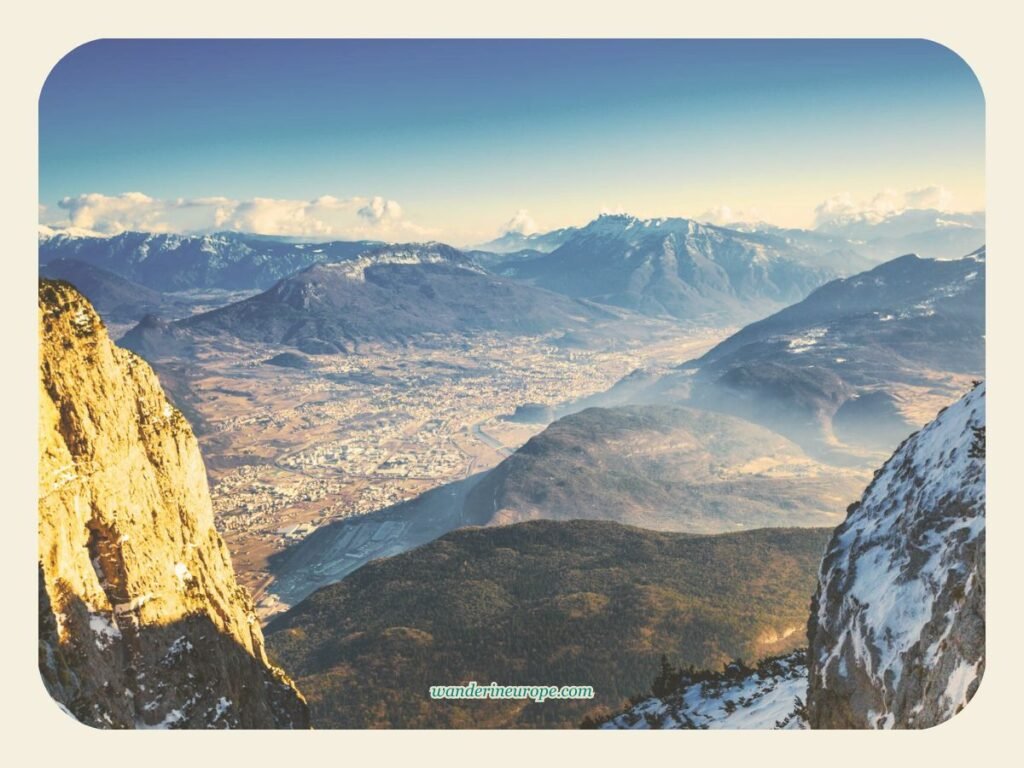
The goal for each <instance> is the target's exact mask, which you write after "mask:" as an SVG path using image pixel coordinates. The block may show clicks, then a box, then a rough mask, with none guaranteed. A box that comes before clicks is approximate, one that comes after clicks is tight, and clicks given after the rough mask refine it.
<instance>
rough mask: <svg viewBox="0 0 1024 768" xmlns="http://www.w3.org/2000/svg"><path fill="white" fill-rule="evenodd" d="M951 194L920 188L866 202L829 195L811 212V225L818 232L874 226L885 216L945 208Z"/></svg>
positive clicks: (884, 193) (940, 189)
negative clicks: (855, 226) (867, 225)
mask: <svg viewBox="0 0 1024 768" xmlns="http://www.w3.org/2000/svg"><path fill="white" fill-rule="evenodd" d="M952 199H953V195H952V194H951V193H950V191H949V190H948V189H946V188H945V187H942V186H937V185H933V186H929V187H921V188H920V189H912V190H909V191H906V192H897V191H895V190H893V189H884V190H882V191H881V192H879V193H878V194H876V195H874V196H873V197H872V198H871V199H870V200H866V201H865V200H854V199H853V196H852V195H850V193H849V192H843V193H840V194H838V195H833V196H832V197H830V198H828V199H827V200H824V201H822V202H821V203H819V204H818V205H817V207H815V209H814V226H815V227H816V228H818V229H828V228H830V227H842V226H846V225H849V224H877V223H878V222H880V221H883V220H884V219H885V218H886V217H887V216H891V215H892V214H895V213H901V212H903V211H906V210H912V209H913V210H916V209H923V208H936V209H938V210H940V211H945V210H948V209H949V205H950V203H951V201H952Z"/></svg>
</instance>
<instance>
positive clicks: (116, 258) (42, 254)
mask: <svg viewBox="0 0 1024 768" xmlns="http://www.w3.org/2000/svg"><path fill="white" fill-rule="evenodd" d="M376 245H379V243H374V242H371V241H358V242H329V243H292V242H287V241H285V240H281V239H276V238H268V237H260V236H258V235H246V234H240V233H236V232H219V233H216V234H210V235H176V234H158V233H149V232H123V233H121V234H119V235H114V236H112V237H98V236H86V235H81V234H73V233H72V234H69V233H66V232H62V231H59V230H58V231H54V232H50V231H41V233H40V238H39V263H40V265H46V264H49V263H50V262H53V261H56V260H58V259H73V260H75V261H80V262H85V263H87V264H90V265H92V266H94V267H100V268H102V269H105V270H107V271H109V272H113V273H115V274H117V275H120V276H121V277H123V278H126V279H128V280H131V281H133V282H136V283H139V284H141V285H144V286H146V287H147V288H150V289H152V290H156V291H161V292H167V291H185V290H193V289H199V288H203V289H207V288H221V289H225V290H246V289H261V290H262V289H265V288H269V287H270V286H271V285H273V284H274V283H275V282H277V281H278V280H280V279H281V278H283V277H286V276H288V275H290V274H292V273H294V272H297V271H298V270H300V269H303V268H305V267H308V266H309V265H311V264H315V263H316V262H318V261H325V260H328V259H335V260H337V259H346V258H350V257H353V256H356V255H357V254H359V253H362V252H363V251H365V250H367V249H369V248H372V247H374V246H376Z"/></svg>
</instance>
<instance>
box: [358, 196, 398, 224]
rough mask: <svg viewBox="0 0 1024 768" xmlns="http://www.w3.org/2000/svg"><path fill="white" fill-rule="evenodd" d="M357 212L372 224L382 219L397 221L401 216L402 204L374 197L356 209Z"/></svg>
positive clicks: (378, 222)
mask: <svg viewBox="0 0 1024 768" xmlns="http://www.w3.org/2000/svg"><path fill="white" fill-rule="evenodd" d="M358 214H359V215H360V216H361V217H362V218H363V219H365V220H366V221H369V222H370V223H372V224H380V223H381V222H383V221H398V220H399V219H401V218H402V206H400V205H399V204H398V203H396V202H395V201H394V200H385V199H384V198H383V197H374V198H372V199H371V200H370V201H369V202H368V203H367V204H366V205H364V206H363V207H362V208H360V209H359V210H358Z"/></svg>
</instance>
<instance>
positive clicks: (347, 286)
mask: <svg viewBox="0 0 1024 768" xmlns="http://www.w3.org/2000/svg"><path fill="white" fill-rule="evenodd" d="M610 317H612V314H611V312H610V311H609V310H606V309H603V308H600V307H596V306H594V305H592V304H589V303H586V302H582V301H578V300H575V299H570V298H568V297H565V296H561V295H558V294H555V293H551V292H549V291H544V290H542V289H540V288H535V287H533V286H529V285H524V284H522V283H518V282H515V281H513V280H509V279H507V278H502V277H497V276H495V275H492V274H490V273H488V272H486V271H485V270H484V269H482V268H481V267H480V266H479V265H478V264H477V263H476V262H475V261H474V260H473V259H472V258H471V257H469V256H467V255H466V254H464V253H463V252H462V251H459V250H456V249H455V248H452V247H450V246H447V245H443V244H441V243H421V244H405V245H393V246H384V247H381V248H376V249H373V250H370V251H368V252H366V253H364V254H362V255H360V256H358V257H356V258H350V259H341V260H337V261H330V262H322V263H317V264H314V265H313V266H311V267H308V268H306V269H304V270H302V271H300V272H298V273H296V274H294V275H291V276H289V277H287V278H284V279H283V280H281V281H279V282H278V283H277V284H275V285H274V286H273V287H272V288H270V289H269V290H267V291H264V292H263V293H261V294H258V295H256V296H253V297H251V298H248V299H245V300H243V301H240V302H236V303H234V304H229V305H228V306H225V307H221V308H220V309H216V310H213V311H211V312H205V313H203V314H199V315H194V316H192V317H190V318H187V319H185V320H180V321H178V322H175V323H171V324H166V323H165V324H161V323H159V322H157V321H155V320H153V319H152V318H150V319H148V320H147V321H145V322H143V323H140V324H139V326H137V327H136V328H135V329H133V330H131V331H129V332H128V333H127V334H126V335H125V336H124V337H123V338H122V339H121V342H120V343H121V344H122V345H124V346H126V347H128V348H129V349H132V350H134V351H136V352H138V353H139V354H141V355H143V356H147V357H150V359H153V358H155V357H162V356H165V355H178V354H181V353H182V351H183V350H184V349H186V348H187V347H188V345H189V344H190V343H191V341H193V340H195V339H196V338H199V337H202V338H203V339H204V341H203V342H202V343H203V344H209V343H211V342H212V339H213V337H220V338H222V339H224V340H227V341H232V340H242V341H245V342H258V343H269V344H288V345H292V346H295V347H297V348H299V349H300V350H302V351H306V352H309V353H311V354H318V353H337V352H339V351H345V350H349V349H351V348H352V346H353V345H355V344H358V343H359V342H360V341H362V340H368V339H376V340H385V341H401V340H407V339H409V338H412V337H416V336H419V335H421V334H425V333H466V332H487V331H497V332H511V333H524V334H530V333H542V332H546V331H550V330H554V329H566V328H576V327H581V326H586V325H588V324H589V323H591V322H592V321H594V320H595V319H598V318H610Z"/></svg>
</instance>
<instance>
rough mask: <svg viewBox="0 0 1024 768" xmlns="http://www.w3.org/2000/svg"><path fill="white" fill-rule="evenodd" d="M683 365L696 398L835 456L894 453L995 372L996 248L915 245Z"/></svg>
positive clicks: (816, 292)
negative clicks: (988, 298) (939, 254)
mask: <svg viewBox="0 0 1024 768" xmlns="http://www.w3.org/2000/svg"><path fill="white" fill-rule="evenodd" d="M683 370H684V371H685V372H687V373H688V374H692V376H693V379H692V384H691V386H692V390H691V395H690V402H692V403H693V404H696V405H699V406H703V407H710V408H713V409H716V410H723V411H726V412H729V413H733V414H736V415H739V416H742V417H744V418H747V419H750V420H752V421H755V422H757V423H761V424H765V425H767V426H769V427H771V428H773V429H776V430H777V431H779V432H781V433H782V434H786V435H788V436H790V437H793V438H794V439H796V440H797V441H798V442H801V443H802V444H804V445H805V447H806V446H811V447H812V449H814V450H816V451H819V452H822V453H825V454H832V455H835V453H834V449H835V448H836V442H837V441H838V442H839V443H844V444H849V445H852V446H856V445H861V446H865V447H868V448H872V449H877V450H885V451H891V450H892V448H893V447H894V446H895V445H896V444H897V443H899V442H900V441H901V440H902V439H903V438H904V437H906V436H907V435H908V434H909V433H910V432H912V431H913V429H914V428H915V427H916V426H918V425H920V424H921V423H923V422H924V421H925V420H926V418H927V417H923V418H922V417H921V415H920V413H921V411H922V409H924V410H928V409H931V410H932V412H934V408H935V407H936V405H937V403H941V402H943V401H946V402H948V401H949V399H950V398H951V397H953V396H954V395H955V392H956V390H957V389H961V390H962V388H963V386H964V384H965V382H966V381H969V379H970V377H976V376H981V375H983V374H984V370H985V249H984V248H981V249H979V250H978V251H976V252H974V253H972V254H970V255H968V256H966V257H964V258H960V259H953V260H948V261H944V260H937V259H921V258H919V257H917V256H914V255H907V256H903V257H900V258H898V259H894V260H893V261H890V262H886V263H885V264H881V265H879V266H877V267H875V268H874V269H872V270H870V271H868V272H864V273H861V274H859V275H855V276H853V277H848V278H844V279H839V280H836V281H833V282H831V283H829V284H827V285H825V286H822V287H821V288H819V289H818V290H816V291H814V292H813V293H812V294H811V295H810V296H808V297H807V298H806V299H804V300H803V301H801V302H798V303H796V304H794V305H792V306H790V307H787V308H786V309H784V310H781V311H780V312H777V313H776V314H774V315H771V316H770V317H767V318H765V319H764V320H760V321H758V322H755V323H752V324H750V325H748V326H746V327H744V328H743V329H741V330H740V331H739V332H737V333H736V334H734V335H732V336H730V337H729V338H727V339H726V340H725V341H723V342H721V343H720V344H718V345H717V346H716V347H714V348H713V349H712V350H710V351H709V352H708V353H707V354H705V355H704V356H702V357H701V358H699V359H697V360H695V361H692V362H690V363H687V364H686V365H685V366H684V368H683Z"/></svg>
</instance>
